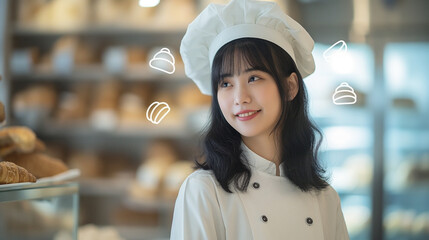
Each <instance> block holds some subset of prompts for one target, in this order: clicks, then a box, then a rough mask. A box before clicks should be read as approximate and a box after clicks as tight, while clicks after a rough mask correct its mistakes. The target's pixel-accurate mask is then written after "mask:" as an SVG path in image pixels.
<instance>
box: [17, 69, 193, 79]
mask: <svg viewBox="0 0 429 240" xmlns="http://www.w3.org/2000/svg"><path fill="white" fill-rule="evenodd" d="M12 78H13V81H19V82H58V83H63V82H71V81H72V82H76V81H78V82H82V81H96V82H97V81H105V80H109V79H111V78H117V79H120V80H121V81H126V82H157V83H159V82H161V83H162V82H178V83H186V82H188V81H191V80H189V79H188V78H187V77H186V75H185V70H184V68H183V66H180V65H179V66H176V71H175V73H174V76H173V75H169V74H160V73H159V72H156V71H155V70H153V69H151V68H150V67H149V66H148V64H141V65H134V66H130V67H129V68H127V69H124V71H123V72H119V73H110V72H108V71H106V69H105V68H104V67H103V66H102V65H99V64H94V65H86V66H78V67H76V68H75V69H74V70H73V71H72V72H70V73H56V72H55V71H53V70H52V69H50V68H49V67H43V66H35V67H34V69H33V70H32V71H31V72H23V73H13V75H12Z"/></svg>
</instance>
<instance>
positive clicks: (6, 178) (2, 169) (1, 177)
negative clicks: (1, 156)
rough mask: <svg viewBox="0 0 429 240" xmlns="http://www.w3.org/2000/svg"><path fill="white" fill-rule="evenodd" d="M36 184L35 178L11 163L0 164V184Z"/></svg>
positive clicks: (3, 162)
mask: <svg viewBox="0 0 429 240" xmlns="http://www.w3.org/2000/svg"><path fill="white" fill-rule="evenodd" d="M21 182H36V177H35V176H34V175H33V174H31V173H29V172H28V171H27V170H26V169H24V168H23V167H20V166H18V165H16V164H15V163H12V162H7V161H2V162H0V184H9V183H21Z"/></svg>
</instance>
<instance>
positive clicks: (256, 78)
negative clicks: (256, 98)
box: [249, 76, 259, 82]
mask: <svg viewBox="0 0 429 240" xmlns="http://www.w3.org/2000/svg"><path fill="white" fill-rule="evenodd" d="M258 79H259V77H256V76H251V77H250V78H249V82H253V81H256V80H258Z"/></svg>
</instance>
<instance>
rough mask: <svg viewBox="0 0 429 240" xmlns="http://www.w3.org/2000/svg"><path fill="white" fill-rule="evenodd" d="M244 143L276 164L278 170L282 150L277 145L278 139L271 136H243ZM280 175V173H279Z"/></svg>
mask: <svg viewBox="0 0 429 240" xmlns="http://www.w3.org/2000/svg"><path fill="white" fill-rule="evenodd" d="M241 138H242V140H243V142H244V144H246V146H247V147H248V148H249V149H251V150H252V151H253V152H254V153H256V154H258V155H259V156H261V157H263V158H265V159H267V160H269V161H271V162H273V163H275V164H276V169H277V172H278V171H279V165H280V154H279V153H280V151H279V149H278V147H277V143H278V142H277V141H276V140H275V139H274V138H273V137H271V136H265V137H262V136H255V137H245V136H242V137H241ZM277 175H278V174H277Z"/></svg>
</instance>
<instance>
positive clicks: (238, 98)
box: [234, 86, 251, 105]
mask: <svg viewBox="0 0 429 240" xmlns="http://www.w3.org/2000/svg"><path fill="white" fill-rule="evenodd" d="M250 101H251V97H250V94H249V91H248V90H247V89H246V88H245V87H243V86H238V87H236V88H235V92H234V103H235V104H236V105H240V104H243V103H250Z"/></svg>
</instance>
